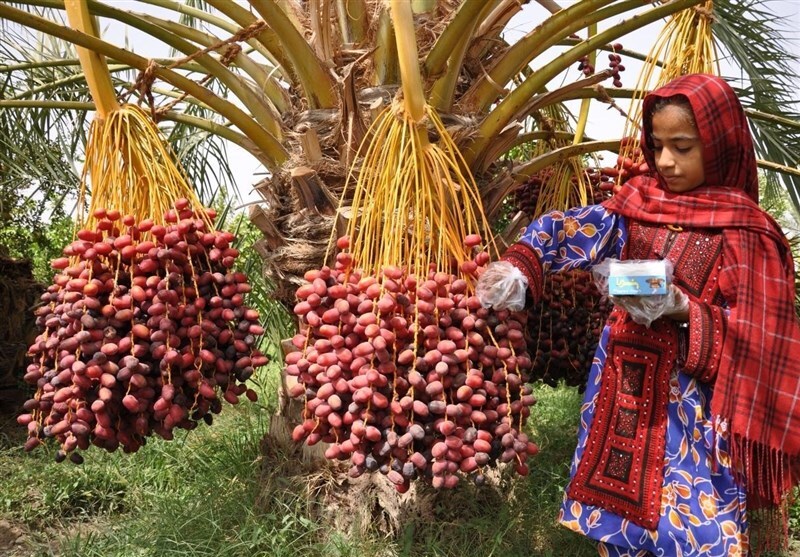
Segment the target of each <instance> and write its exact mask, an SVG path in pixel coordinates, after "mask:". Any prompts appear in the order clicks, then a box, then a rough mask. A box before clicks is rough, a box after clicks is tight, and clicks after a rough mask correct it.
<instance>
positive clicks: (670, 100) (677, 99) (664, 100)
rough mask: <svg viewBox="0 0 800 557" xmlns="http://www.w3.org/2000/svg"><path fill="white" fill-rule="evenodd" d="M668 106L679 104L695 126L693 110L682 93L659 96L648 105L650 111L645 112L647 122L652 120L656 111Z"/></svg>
mask: <svg viewBox="0 0 800 557" xmlns="http://www.w3.org/2000/svg"><path fill="white" fill-rule="evenodd" d="M668 106H679V107H681V108H684V109H685V110H686V115H687V116H688V117H689V120H690V121H691V123H692V124H693V125H694V127H697V122H696V121H695V119H694V110H692V105H691V104H690V103H689V99H687V98H686V97H684V96H683V95H673V96H671V97H659V98H658V99H657V100H656V101H655V102H654V103H653V105H652V106H651V107H650V112H649V113H648V114H647V122H648V124H649V123H650V122H652V121H653V116H655V115H656V114H657V113H658V112H660V111H661V110H663V109H664V108H666V107H668Z"/></svg>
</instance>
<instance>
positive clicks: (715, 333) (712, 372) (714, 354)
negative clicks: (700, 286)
mask: <svg viewBox="0 0 800 557" xmlns="http://www.w3.org/2000/svg"><path fill="white" fill-rule="evenodd" d="M726 319H727V318H726V315H725V310H724V309H723V308H721V307H720V306H715V305H711V304H704V303H700V302H690V303H689V335H688V341H689V342H688V343H687V349H686V355H685V361H684V365H683V371H684V372H685V373H688V374H689V375H692V376H694V377H695V378H697V379H698V380H700V381H705V382H711V381H714V378H715V377H716V376H717V369H718V368H719V359H720V354H721V353H722V339H723V338H724V336H725V326H726Z"/></svg>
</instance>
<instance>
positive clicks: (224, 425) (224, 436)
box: [0, 368, 797, 557]
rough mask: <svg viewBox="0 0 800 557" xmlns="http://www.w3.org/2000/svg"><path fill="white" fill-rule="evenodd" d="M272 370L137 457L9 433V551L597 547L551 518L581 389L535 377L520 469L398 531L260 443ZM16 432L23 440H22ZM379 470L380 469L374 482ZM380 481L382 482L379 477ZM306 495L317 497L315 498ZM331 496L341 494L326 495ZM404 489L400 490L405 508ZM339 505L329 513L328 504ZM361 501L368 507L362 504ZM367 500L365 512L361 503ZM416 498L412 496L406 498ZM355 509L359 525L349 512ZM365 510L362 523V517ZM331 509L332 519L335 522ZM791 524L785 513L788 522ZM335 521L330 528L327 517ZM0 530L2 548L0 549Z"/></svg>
mask: <svg viewBox="0 0 800 557" xmlns="http://www.w3.org/2000/svg"><path fill="white" fill-rule="evenodd" d="M276 376H277V369H276V368H272V369H271V370H270V371H269V374H268V375H267V376H266V377H264V385H262V389H261V390H262V401H260V402H259V404H240V405H238V406H236V407H231V406H226V407H225V409H224V411H223V412H222V414H221V415H220V416H218V417H217V419H216V421H215V423H214V425H213V426H211V427H203V426H201V427H198V428H197V429H196V430H194V431H192V432H188V433H186V434H183V435H179V436H177V437H176V439H175V440H174V441H171V442H165V441H160V440H155V439H154V440H152V442H148V444H147V445H146V446H145V447H144V448H142V449H141V450H140V451H139V452H138V453H136V454H134V455H124V454H121V453H113V454H108V453H105V452H103V451H100V450H95V449H92V450H90V451H87V453H86V455H85V456H86V462H85V464H84V465H82V466H74V465H71V464H68V463H62V464H57V463H55V462H54V461H53V460H52V456H53V455H52V449H51V450H47V449H45V450H37V451H35V452H34V453H33V454H25V453H23V452H22V451H21V450H20V449H19V443H17V442H14V443H12V442H10V441H9V440H8V439H6V440H5V441H4V443H3V445H2V448H1V449H0V469H2V470H3V472H4V475H5V477H4V479H3V489H2V490H0V521H2V520H6V521H8V522H10V523H11V524H13V525H14V526H15V527H17V528H20V529H22V530H23V531H24V532H25V541H26V545H24V546H22V547H17V549H16V550H14V551H11V552H10V553H7V554H8V555H10V556H13V557H17V556H20V557H21V556H23V555H24V556H26V557H28V556H32V557H46V556H59V557H161V556H163V557H167V556H169V557H240V556H241V557H245V556H247V557H254V556H264V557H267V556H268V557H300V556H303V557H307V556H311V557H315V556H320V557H322V556H325V557H384V556H385V557H423V556H424V557H451V556H452V557H478V556H480V557H490V556H496V557H523V556H524V557H530V556H542V557H547V556H554V557H561V556H566V555H569V556H570V557H583V556H594V555H596V554H597V553H596V550H595V548H594V546H593V544H592V543H591V542H589V541H587V540H586V539H584V538H583V537H581V536H578V535H576V534H574V533H572V532H570V531H568V530H566V529H564V528H561V527H559V526H557V525H556V524H555V516H556V513H557V511H558V506H559V503H560V501H561V497H562V493H563V489H564V486H565V485H566V482H567V469H568V463H569V460H570V458H571V456H572V451H573V448H574V439H575V431H576V426H577V416H578V411H579V406H580V395H579V394H578V393H577V392H576V390H575V389H572V388H568V387H559V388H550V387H547V386H537V387H536V389H535V393H536V396H537V398H538V401H539V402H538V403H537V405H536V406H535V407H534V412H533V415H532V416H531V420H530V422H529V423H530V424H532V425H534V424H535V428H533V429H532V430H531V431H530V433H531V434H532V435H533V437H534V438H535V440H536V441H537V443H538V444H539V447H540V453H539V455H538V456H537V457H535V458H534V459H533V460H532V462H531V473H530V475H529V476H528V477H526V478H518V477H513V478H509V477H504V476H500V477H499V479H498V480H497V481H496V482H494V483H493V484H492V486H490V487H488V486H485V487H483V488H480V489H479V488H477V487H475V486H474V485H472V484H471V483H469V482H462V484H461V485H460V486H459V488H458V489H456V490H453V491H450V492H434V491H433V490H432V489H421V490H420V492H419V497H418V498H417V499H413V500H414V501H416V502H417V504H416V506H413V505H412V506H409V507H407V508H404V509H402V510H401V511H399V517H400V520H399V522H398V523H397V524H396V527H394V528H391V527H386V528H378V527H376V525H377V524H385V523H386V522H385V520H384V519H385V518H386V516H385V515H382V514H381V509H380V508H377V506H375V501H376V500H375V499H374V498H372V499H370V498H369V497H366V498H361V499H359V496H358V495H357V493H356V492H355V491H354V492H352V493H351V492H349V491H348V492H344V493H342V489H340V488H339V487H337V484H336V478H337V476H336V475H335V474H332V473H331V471H330V469H323V470H322V471H318V472H316V473H312V472H310V470H311V467H309V466H307V465H305V464H304V463H303V462H302V460H300V458H299V457H298V454H297V452H296V451H294V450H293V449H292V448H291V447H282V446H280V445H274V444H272V445H267V444H264V443H263V439H264V435H265V433H266V432H267V431H268V429H269V423H270V419H271V416H272V413H273V409H274V405H275V400H274V397H269V396H267V393H274V392H275V387H276ZM16 441H18V440H16ZM382 480H383V478H378V481H382ZM375 485H380V484H375ZM310 492H313V493H314V495H309V493H310ZM337 494H338V495H339V498H338V499H336V498H335V497H334V498H332V496H335V495H337ZM411 500H412V499H411V498H406V499H401V502H403V501H405V503H408V502H409V501H411ZM332 501H333V502H334V503H335V504H336V505H337V507H336V510H331V508H332V507H331V502H332ZM365 502H366V503H365ZM370 505H372V506H375V508H369V506H370ZM409 505H410V503H409ZM356 515H360V516H361V517H362V520H361V521H360V522H359V521H357V520H353V518H354V517H355V516H356ZM364 517H366V523H365V521H364ZM334 518H335V519H336V520H334ZM796 519H797V516H796V514H795V515H793V521H794V520H796ZM334 523H336V524H339V525H340V526H339V527H338V528H337V527H334V526H333V524H334ZM3 549H4V548H3V546H2V539H0V554H3V555H6V553H3Z"/></svg>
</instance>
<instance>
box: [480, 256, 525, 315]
mask: <svg viewBox="0 0 800 557" xmlns="http://www.w3.org/2000/svg"><path fill="white" fill-rule="evenodd" d="M527 289H528V279H527V278H526V277H525V275H523V274H522V271H520V270H519V269H518V268H516V267H515V266H514V265H512V264H511V263H509V262H508V261H494V262H492V263H489V265H487V266H486V270H484V271H483V274H481V276H480V278H479V279H478V284H477V285H476V287H475V294H476V295H477V296H478V299H479V300H480V301H481V305H482V306H483V307H485V308H494V309H510V310H511V311H520V310H522V309H523V308H524V307H525V294H526V291H527Z"/></svg>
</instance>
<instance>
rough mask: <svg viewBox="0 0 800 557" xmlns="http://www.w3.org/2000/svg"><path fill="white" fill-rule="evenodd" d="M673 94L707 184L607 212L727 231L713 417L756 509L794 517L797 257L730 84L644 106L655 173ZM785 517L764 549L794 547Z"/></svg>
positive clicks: (629, 197) (692, 88) (709, 83)
mask: <svg viewBox="0 0 800 557" xmlns="http://www.w3.org/2000/svg"><path fill="white" fill-rule="evenodd" d="M674 95H683V96H684V97H686V98H687V99H688V100H689V102H690V104H691V106H692V109H693V111H694V115H695V120H696V122H697V128H698V132H699V134H700V137H701V140H702V142H703V146H704V147H703V161H704V167H705V177H706V183H705V184H704V185H703V186H701V187H699V188H697V189H695V190H693V191H691V192H688V193H683V194H673V193H671V192H669V191H667V190H666V188H665V186H664V183H663V181H662V180H661V179H660V177H654V178H649V177H637V178H635V179H633V180H631V181H630V182H628V183H627V184H626V185H625V186H623V188H622V189H621V191H620V192H619V193H618V194H616V195H615V196H614V197H613V198H612V199H610V200H609V201H607V202H605V203H604V205H605V207H607V208H608V209H610V210H612V211H614V212H616V213H619V214H621V215H623V216H625V217H628V218H631V219H636V220H639V221H643V222H648V223H658V224H673V225H678V226H683V227H696V228H718V229H721V231H722V238H723V240H722V241H723V268H722V269H721V271H720V273H721V274H720V287H721V291H722V294H723V296H724V297H725V299H726V301H727V302H728V305H729V307H730V314H729V316H728V327H727V331H726V334H725V338H724V339H723V347H722V358H721V361H720V365H719V370H718V372H717V378H716V383H715V385H714V394H713V397H712V400H711V410H712V414H713V416H714V417H715V419H716V420H717V422H718V423H719V424H727V427H728V428H729V432H730V454H731V459H732V461H733V469H734V470H736V471H737V475H738V476H739V480H740V481H743V482H744V485H745V486H746V489H747V493H748V508H750V509H758V508H773V509H774V508H776V507H778V508H782V509H785V500H786V495H787V493H788V491H789V490H790V489H791V488H792V487H793V486H794V485H796V484H797V482H798V476H797V472H798V470H800V326H799V325H798V320H797V317H796V315H795V311H794V299H795V293H794V264H793V262H792V255H791V251H790V249H789V245H788V242H787V241H786V239H785V237H784V236H783V233H782V232H781V229H780V227H779V225H778V224H777V223H776V222H775V221H774V220H773V219H772V218H771V217H770V216H769V215H768V214H767V213H765V212H764V211H763V210H761V209H760V208H759V207H758V204H757V196H758V193H757V192H758V178H757V174H756V163H755V155H754V152H753V143H752V139H751V136H750V133H749V130H748V127H747V120H746V118H745V115H744V112H743V110H742V108H741V105H740V104H739V102H738V99H737V98H736V94H735V93H734V91H733V90H732V89H731V88H730V87H729V86H728V85H727V84H726V83H725V82H724V81H723V80H721V79H719V78H716V77H712V76H706V75H691V76H685V77H683V78H679V79H677V80H675V81H673V82H671V83H670V84H669V85H667V86H666V87H663V88H661V89H658V90H656V91H654V92H653V93H651V94H650V95H648V96H647V97H646V98H645V101H644V107H643V110H644V112H643V113H644V114H645V119H644V129H643V132H642V134H643V140H642V150H643V152H644V155H645V159H646V160H647V162H648V164H649V165H650V168H655V167H656V166H655V158H654V153H653V150H652V146H651V145H650V143H649V135H650V128H651V125H650V124H651V122H650V120H651V118H650V117H649V116H648V115H649V114H650V110H651V107H652V105H653V103H654V102H655V101H656V100H657V99H658V98H659V97H670V96H674ZM780 518H781V519H782V520H781V526H782V528H781V532H775V531H774V530H773V532H772V533H771V535H770V533H766V534H767V540H761V543H765V544H766V545H774V539H775V535H776V534H778V535H780V545H785V543H786V516H785V513H781V516H780ZM774 526H777V525H775V524H772V525H771V526H769V527H768V529H772V527H774ZM770 539H772V542H770V541H769V540H770Z"/></svg>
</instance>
